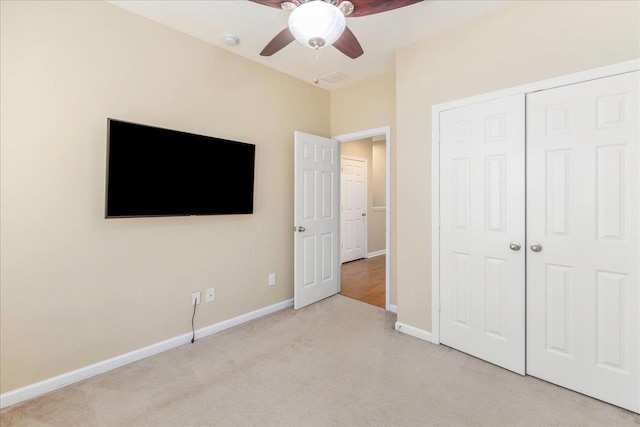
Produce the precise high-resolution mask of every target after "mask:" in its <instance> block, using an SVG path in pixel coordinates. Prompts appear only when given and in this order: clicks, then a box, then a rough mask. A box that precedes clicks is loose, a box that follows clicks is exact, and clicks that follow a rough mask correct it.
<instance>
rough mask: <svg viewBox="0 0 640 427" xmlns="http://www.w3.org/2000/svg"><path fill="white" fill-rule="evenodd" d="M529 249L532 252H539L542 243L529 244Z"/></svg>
mask: <svg viewBox="0 0 640 427" xmlns="http://www.w3.org/2000/svg"><path fill="white" fill-rule="evenodd" d="M531 250H532V251H533V252H540V251H541V250H542V245H541V244H540V243H538V242H536V243H532V244H531Z"/></svg>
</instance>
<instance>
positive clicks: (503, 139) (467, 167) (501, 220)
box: [440, 95, 525, 374]
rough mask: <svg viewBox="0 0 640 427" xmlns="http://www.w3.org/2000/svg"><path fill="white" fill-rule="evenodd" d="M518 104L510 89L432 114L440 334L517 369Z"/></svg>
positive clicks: (521, 268)
mask: <svg viewBox="0 0 640 427" xmlns="http://www.w3.org/2000/svg"><path fill="white" fill-rule="evenodd" d="M524 107H525V98H524V95H517V96H511V97H507V98H502V99H497V100H494V101H489V102H483V103H480V104H475V105H471V106H466V107H461V108H457V109H454V110H448V111H444V112H442V113H440V341H441V342H442V343H443V344H445V345H448V346H450V347H453V348H456V349H458V350H461V351H463V352H465V353H469V354H471V355H474V356H476V357H479V358H481V359H484V360H487V361H489V362H491V363H495V364H496V365H499V366H502V367H505V368H507V369H510V370H512V371H515V372H518V373H520V374H524V369H525V264H524V261H525V250H524V243H525V241H524V238H525V234H524V233H525V224H524V221H525V196H524V188H525V186H524V184H525V182H524V180H525V171H524V166H525V160H524V152H525V145H524V138H525V129H524V119H525V111H524ZM521 247H522V248H521Z"/></svg>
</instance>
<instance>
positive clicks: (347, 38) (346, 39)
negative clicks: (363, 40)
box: [333, 27, 364, 59]
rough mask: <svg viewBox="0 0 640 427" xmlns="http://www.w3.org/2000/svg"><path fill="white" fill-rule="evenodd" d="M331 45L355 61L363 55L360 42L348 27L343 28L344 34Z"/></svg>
mask: <svg viewBox="0 0 640 427" xmlns="http://www.w3.org/2000/svg"><path fill="white" fill-rule="evenodd" d="M333 45H334V46H335V48H336V49H338V50H339V51H340V52H342V53H344V54H345V55H347V56H348V57H349V58H351V59H356V58H357V57H359V56H360V55H362V54H363V53H364V50H362V46H360V42H359V41H358V39H357V38H356V36H355V35H354V34H353V33H352V32H351V30H350V29H349V28H348V27H344V32H343V33H342V35H341V36H340V38H339V39H338V40H337V41H336V42H335V43H334V44H333Z"/></svg>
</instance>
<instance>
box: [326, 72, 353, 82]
mask: <svg viewBox="0 0 640 427" xmlns="http://www.w3.org/2000/svg"><path fill="white" fill-rule="evenodd" d="M348 77H349V76H347V75H346V74H343V73H341V72H340V71H335V72H333V73H331V74H327V75H326V76H322V77H320V79H322V80H324V81H325V82H327V83H335V82H339V81H340V80H344V79H346V78H348Z"/></svg>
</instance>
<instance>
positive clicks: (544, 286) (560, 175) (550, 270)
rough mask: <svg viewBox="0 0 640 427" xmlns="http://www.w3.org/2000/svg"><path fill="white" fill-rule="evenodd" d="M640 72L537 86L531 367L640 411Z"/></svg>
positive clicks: (531, 163)
mask: <svg viewBox="0 0 640 427" xmlns="http://www.w3.org/2000/svg"><path fill="white" fill-rule="evenodd" d="M638 80H639V75H638V72H635V73H629V74H622V75H619V76H614V77H608V78H604V79H598V80H592V81H589V82H585V83H580V84H575V85H569V86H564V87H560V88H556V89H551V90H545V91H541V92H536V93H533V94H530V95H527V239H528V242H527V248H526V251H527V373H529V374H530V375H534V376H536V377H539V378H542V379H544V380H547V381H551V382H553V383H555V384H558V385H561V386H564V387H567V388H570V389H573V390H576V391H579V392H581V393H584V394H588V395H590V396H593V397H595V398H598V399H602V400H605V401H607V402H610V403H613V404H615V405H618V406H622V407H624V408H627V409H631V410H634V411H636V412H638V411H639V410H640V393H639V390H640V373H639V369H640V366H639V365H640V351H639V346H640V343H639V338H640V326H639V324H640V318H639V316H638V312H639V311H640V301H639V298H640V294H639V291H638V287H639V285H638V283H639V265H640V251H639V249H640V248H639V229H640V224H639V222H640V210H639V207H638V200H639V197H640V188H639V187H640V186H639V183H640V175H639V173H638V171H639V170H640V150H639V146H638V145H639V144H638V115H639V111H638V90H639V88H638Z"/></svg>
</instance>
